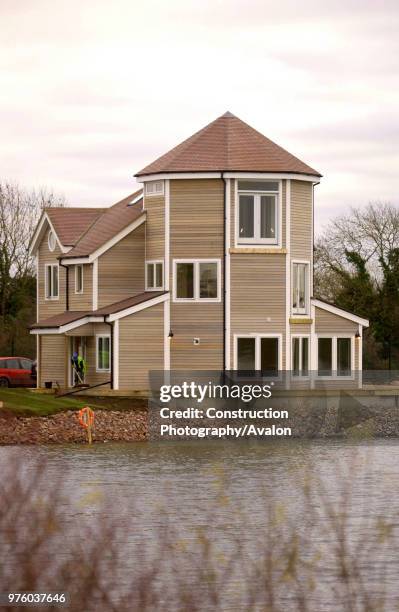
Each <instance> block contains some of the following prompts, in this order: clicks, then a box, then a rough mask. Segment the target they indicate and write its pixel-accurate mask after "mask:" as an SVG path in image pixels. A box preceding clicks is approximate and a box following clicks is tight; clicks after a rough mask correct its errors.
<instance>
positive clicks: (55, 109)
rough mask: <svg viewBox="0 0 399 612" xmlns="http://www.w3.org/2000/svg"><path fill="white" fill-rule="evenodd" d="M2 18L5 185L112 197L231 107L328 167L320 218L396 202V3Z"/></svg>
mask: <svg viewBox="0 0 399 612" xmlns="http://www.w3.org/2000/svg"><path fill="white" fill-rule="evenodd" d="M0 16H1V21H2V37H1V40H0V88H1V92H2V95H1V97H0V117H1V124H2V138H1V139H0V167H1V173H2V176H3V177H4V178H11V179H15V180H18V181H19V182H21V183H24V184H26V185H28V186H29V185H36V184H37V183H40V184H44V183H47V184H48V185H49V186H51V187H53V188H54V189H56V190H57V189H59V190H60V191H62V192H63V193H65V195H66V197H67V199H68V200H69V201H70V202H71V203H73V204H76V205H82V204H97V205H98V204H101V205H106V204H109V203H112V202H113V201H116V200H117V199H120V198H121V197H123V195H124V190H126V192H127V193H128V192H130V191H133V189H134V188H135V182H134V179H133V178H132V175H133V174H134V172H135V171H137V170H138V169H140V168H141V167H143V166H145V165H146V164H147V163H149V162H150V161H152V160H153V159H155V158H156V157H158V156H159V155H161V154H162V153H164V152H165V151H167V150H168V149H170V148H171V147H173V146H174V145H176V144H177V143H178V142H180V141H182V140H183V139H185V138H187V137H188V136H190V135H191V134H192V133H193V132H195V131H197V130H198V129H200V128H201V127H202V126H203V125H205V124H206V123H208V122H209V121H211V120H213V119H214V118H215V117H217V116H219V115H220V114H222V113H223V112H225V111H226V110H227V109H229V110H231V111H232V112H234V113H235V114H236V115H238V116H239V117H241V118H242V119H244V120H245V121H247V122H248V123H250V124H251V125H253V126H254V127H255V128H256V129H258V130H259V131H261V132H263V133H265V134H266V135H267V136H269V137H270V138H272V139H273V140H275V141H276V142H278V143H279V144H281V145H282V146H284V147H285V148H287V149H288V150H290V151H292V153H294V154H295V155H297V156H298V157H300V158H301V159H303V160H304V161H306V162H308V163H309V164H310V165H312V166H313V167H316V168H318V169H319V170H320V171H321V172H322V173H323V174H324V175H325V178H324V179H323V181H322V183H321V185H320V186H319V187H318V188H317V199H316V202H317V206H318V209H317V210H318V212H317V213H316V222H317V223H318V219H328V218H329V216H331V215H333V214H335V213H336V212H337V211H340V210H342V208H343V207H345V206H348V205H351V204H361V203H362V202H366V201H368V200H369V199H370V198H371V196H376V195H377V194H379V195H380V197H384V198H386V199H390V200H392V201H393V200H395V198H396V199H397V197H398V196H397V193H398V181H397V176H396V175H397V167H398V161H399V160H398V154H397V152H396V150H397V145H398V136H399V113H398V110H397V109H399V99H398V98H399V90H398V88H397V87H396V83H397V79H398V59H397V58H398V57H399V39H398V37H397V31H398V27H399V9H398V6H397V2H396V1H395V2H393V1H390V0H388V1H385V2H378V1H377V0H364V1H363V2H362V3H359V2H358V0H347V1H346V2H342V0H332V1H331V2H328V3H327V2H319V1H317V2H316V0H307V2H305V3H302V5H301V6H300V9H299V8H298V3H297V2H296V1H295V2H294V0H281V1H280V2H278V3H275V2H271V0H267V1H265V0H247V1H246V2H245V1H244V0H214V1H212V2H211V1H210V0H205V1H204V2H201V3H199V2H197V1H194V0H170V1H169V2H168V3H165V2H163V1H161V0H147V1H146V2H144V3H143V2H138V1H137V0H136V1H133V2H132V1H131V0H114V1H113V2H112V3H111V2H109V1H108V0H87V1H86V2H78V1H77V0H70V1H69V2H68V3H62V2H54V1H53V0H25V1H24V2H23V3H22V2H14V1H11V0H2V2H1V9H0ZM16 41H17V42H16Z"/></svg>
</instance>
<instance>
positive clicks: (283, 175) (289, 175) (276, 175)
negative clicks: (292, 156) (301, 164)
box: [224, 172, 320, 183]
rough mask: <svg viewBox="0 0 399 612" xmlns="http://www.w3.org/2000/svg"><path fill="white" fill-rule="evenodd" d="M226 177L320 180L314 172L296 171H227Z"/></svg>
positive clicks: (271, 179) (313, 181)
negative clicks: (303, 172) (302, 172)
mask: <svg viewBox="0 0 399 612" xmlns="http://www.w3.org/2000/svg"><path fill="white" fill-rule="evenodd" d="M224 177H225V178H238V179H263V180H270V181H273V180H282V179H292V180H295V179H296V180H297V181H310V182H311V183H315V182H317V183H318V182H320V177H319V176H314V175H313V174H299V173H295V172H225V173H224Z"/></svg>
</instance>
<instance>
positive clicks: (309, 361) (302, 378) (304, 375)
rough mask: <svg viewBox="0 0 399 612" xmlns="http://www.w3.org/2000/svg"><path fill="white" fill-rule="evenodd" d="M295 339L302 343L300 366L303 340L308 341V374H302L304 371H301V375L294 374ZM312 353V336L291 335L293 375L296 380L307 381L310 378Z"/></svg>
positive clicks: (300, 347)
mask: <svg viewBox="0 0 399 612" xmlns="http://www.w3.org/2000/svg"><path fill="white" fill-rule="evenodd" d="M295 338H299V340H300V342H299V364H301V363H302V350H303V348H302V340H303V338H307V339H308V373H307V374H302V371H303V370H302V369H300V370H299V374H294V349H293V345H294V339H295ZM310 351H311V343H310V334H292V335H291V373H292V376H293V377H294V378H295V380H296V379H301V380H304V379H307V378H309V374H310V364H311V363H312V359H311V356H310Z"/></svg>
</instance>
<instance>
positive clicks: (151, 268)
mask: <svg viewBox="0 0 399 612" xmlns="http://www.w3.org/2000/svg"><path fill="white" fill-rule="evenodd" d="M145 286H146V290H147V291H155V290H157V291H158V290H160V289H163V261H147V265H146V277H145Z"/></svg>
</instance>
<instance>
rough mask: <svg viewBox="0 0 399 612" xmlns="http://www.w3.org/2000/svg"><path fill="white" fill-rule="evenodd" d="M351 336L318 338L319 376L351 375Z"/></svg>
mask: <svg viewBox="0 0 399 612" xmlns="http://www.w3.org/2000/svg"><path fill="white" fill-rule="evenodd" d="M352 349H353V338H352V337H349V336H348V337H335V336H334V337H331V338H320V337H319V339H318V374H319V376H333V375H335V376H339V377H342V376H351V373H352V369H353V354H352Z"/></svg>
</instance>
